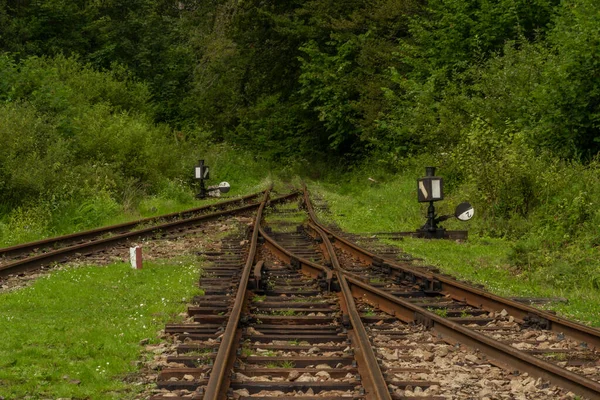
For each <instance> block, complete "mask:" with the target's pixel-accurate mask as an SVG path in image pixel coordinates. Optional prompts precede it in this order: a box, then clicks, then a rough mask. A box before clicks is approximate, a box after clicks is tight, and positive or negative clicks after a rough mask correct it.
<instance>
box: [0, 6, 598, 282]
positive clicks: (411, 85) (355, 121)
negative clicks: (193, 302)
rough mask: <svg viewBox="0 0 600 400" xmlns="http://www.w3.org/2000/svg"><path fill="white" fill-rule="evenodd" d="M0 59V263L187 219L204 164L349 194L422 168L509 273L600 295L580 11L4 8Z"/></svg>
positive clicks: (593, 109)
mask: <svg viewBox="0 0 600 400" xmlns="http://www.w3.org/2000/svg"><path fill="white" fill-rule="evenodd" d="M0 51H1V53H0V143H2V146H3V149H2V152H0V234H1V237H2V243H3V245H10V244H14V243H18V242H22V241H26V240H32V239H37V238H40V237H43V236H50V235H55V234H61V233H65V232H68V231H72V230H78V229H85V228H90V227H93V226H97V225H100V224H104V223H107V222H109V221H111V219H114V218H119V216H121V215H122V214H130V215H134V214H136V213H142V214H143V213H144V212H146V211H147V212H150V211H153V212H157V211H160V207H161V205H163V204H164V200H177V201H179V202H180V203H181V204H185V203H186V201H187V199H190V198H191V197H192V194H193V191H192V190H193V188H192V186H193V179H192V178H193V177H192V175H191V173H190V171H191V166H193V164H194V163H195V162H196V160H197V159H198V158H199V155H200V154H206V158H207V159H208V160H209V162H210V163H211V165H212V166H213V171H214V170H215V167H218V169H219V170H220V172H219V173H220V174H221V176H229V177H232V176H234V177H238V178H240V180H241V178H242V177H243V179H245V180H247V181H249V182H257V181H260V179H261V178H260V177H261V176H263V175H264V174H266V173H267V171H269V170H270V169H271V168H277V169H278V170H279V173H280V174H282V175H284V176H292V175H294V174H302V175H304V176H306V177H308V178H311V179H313V180H320V181H321V180H322V181H335V182H338V183H340V182H341V183H342V184H343V185H344V186H343V188H344V190H345V192H346V193H357V192H360V191H361V190H366V189H365V187H366V186H367V181H366V177H367V176H368V177H373V178H375V179H376V180H378V181H380V182H382V184H383V185H385V184H389V185H390V186H393V183H394V182H397V181H398V180H401V181H402V180H403V181H406V182H411V183H410V185H413V186H414V179H415V178H416V177H417V176H419V175H421V174H422V173H423V167H424V166H425V165H437V166H438V172H439V173H440V174H441V175H443V176H444V177H445V179H446V190H447V192H448V193H449V194H450V196H451V197H452V198H454V199H469V200H470V201H471V202H472V203H473V204H474V205H475V207H476V210H477V216H478V218H477V219H476V220H474V221H473V223H472V224H471V226H470V230H471V235H472V236H473V235H474V236H477V235H479V236H482V237H491V238H494V237H498V238H504V239H506V240H507V241H508V243H510V246H511V251H510V260H509V261H510V264H511V266H512V267H513V268H515V269H517V270H525V271H530V272H531V271H535V272H536V273H538V274H542V275H544V276H546V277H547V279H548V280H549V281H552V282H553V284H555V285H559V286H560V285H577V286H580V287H582V288H584V289H594V290H597V289H598V288H600V251H599V249H600V247H599V246H600V200H599V199H600V174H599V172H600V159H599V158H598V152H599V150H600V130H599V129H600V4H599V3H598V2H597V1H595V0H563V1H559V0H496V1H492V0H430V1H413V0H348V1H343V2H340V1H332V0H308V1H296V0H288V1H275V0H261V1H257V0H246V1H239V0H214V1H208V0H203V1H200V0H196V1H194V0H189V1H179V2H177V1H164V0H130V1H128V2H119V1H114V0H105V1H83V0H69V1H67V0H36V1H34V0H13V1H9V0H0ZM254 154H258V156H257V155H254ZM276 163H278V164H276ZM275 165H278V166H277V167H274V166H275ZM411 187H412V186H411Z"/></svg>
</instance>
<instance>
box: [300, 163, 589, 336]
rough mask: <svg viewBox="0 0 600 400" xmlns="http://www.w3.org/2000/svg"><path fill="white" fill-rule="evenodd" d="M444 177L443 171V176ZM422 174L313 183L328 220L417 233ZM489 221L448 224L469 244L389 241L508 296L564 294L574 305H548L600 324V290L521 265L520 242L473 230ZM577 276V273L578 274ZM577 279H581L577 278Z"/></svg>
mask: <svg viewBox="0 0 600 400" xmlns="http://www.w3.org/2000/svg"><path fill="white" fill-rule="evenodd" d="M442 175H443V174H442ZM418 176H420V175H418V172H416V171H415V172H410V173H405V174H403V175H398V176H395V177H388V178H387V179H385V180H384V181H383V182H382V183H379V184H372V183H370V182H369V181H367V179H366V178H367V175H364V179H363V183H362V184H357V183H356V182H355V181H353V182H346V183H343V182H342V183H339V182H337V183H326V182H315V183H313V184H312V185H310V188H311V189H312V191H313V192H315V194H318V195H320V196H322V197H323V198H325V199H326V200H327V202H328V204H329V208H330V211H331V214H325V213H320V215H319V217H320V218H322V219H323V220H329V221H335V222H336V223H337V224H338V225H339V226H340V227H341V228H342V229H344V230H346V231H349V232H356V233H367V232H383V231H413V230H415V229H416V228H418V227H419V226H421V225H422V224H423V223H424V221H425V215H426V206H425V205H419V203H417V201H416V197H417V194H416V178H417V177H418ZM463 200H465V199H461V198H458V197H453V196H447V197H446V200H445V201H443V202H440V203H438V204H437V205H438V206H439V208H438V210H439V213H440V214H447V213H452V211H453V210H452V207H454V205H456V204H458V203H459V202H460V201H463ZM477 218H480V220H479V221H477ZM476 225H478V226H481V225H485V221H481V216H480V215H478V214H477V210H476V214H475V217H474V219H473V220H472V221H469V222H466V223H460V222H458V221H456V220H454V221H448V222H447V223H445V224H444V226H445V227H446V228H447V229H467V230H471V235H470V237H469V239H468V241H467V242H465V243H457V242H454V241H445V240H421V239H412V238H405V239H404V240H401V241H389V243H391V244H394V245H396V246H398V247H400V248H402V249H403V250H404V251H406V252H407V253H409V254H411V255H413V256H414V257H419V258H422V259H423V260H424V261H423V262H424V263H426V264H428V265H432V264H433V265H435V266H437V267H439V268H440V269H441V270H442V271H443V272H445V273H449V274H452V275H454V276H456V277H457V278H460V279H463V280H466V281H470V282H473V283H479V284H483V285H485V287H486V289H487V290H489V291H491V292H494V293H497V294H499V295H503V296H530V297H554V298H561V297H564V298H566V299H568V303H561V302H555V303H551V304H548V305H547V306H545V307H547V308H548V309H551V310H555V311H557V312H558V313H559V314H561V315H564V316H567V317H570V318H574V319H577V320H580V321H582V322H584V323H588V324H591V325H592V326H596V327H600V292H599V291H598V290H597V289H594V288H593V284H592V283H591V282H586V281H585V278H584V277H583V276H581V277H580V279H579V281H577V280H573V281H570V282H568V284H565V283H564V282H559V281H556V280H555V279H554V276H553V275H551V274H549V273H546V272H545V271H544V268H542V267H538V266H536V265H530V266H526V267H515V266H514V262H513V261H512V260H513V256H514V252H515V248H519V243H518V242H517V241H515V240H510V239H499V238H490V237H486V236H482V235H478V234H473V230H474V229H472V228H474V227H475V226H476ZM575 276H576V275H575ZM574 279H576V278H574Z"/></svg>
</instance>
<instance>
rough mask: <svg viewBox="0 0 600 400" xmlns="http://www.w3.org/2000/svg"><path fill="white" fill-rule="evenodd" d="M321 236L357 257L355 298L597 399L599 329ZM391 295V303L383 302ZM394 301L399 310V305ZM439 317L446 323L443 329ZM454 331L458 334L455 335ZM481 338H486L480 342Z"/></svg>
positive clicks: (599, 388)
mask: <svg viewBox="0 0 600 400" xmlns="http://www.w3.org/2000/svg"><path fill="white" fill-rule="evenodd" d="M305 202H306V203H308V204H307V208H308V210H309V213H310V214H311V217H312V221H313V222H312V224H313V225H311V224H309V227H310V228H312V229H313V234H314V235H316V234H317V231H319V230H321V229H323V227H322V226H320V227H319V226H316V224H317V223H318V222H317V221H316V220H315V218H314V216H315V215H314V212H312V210H311V206H310V203H309V201H308V197H307V196H306V194H305ZM321 234H322V235H327V237H328V238H329V237H331V238H332V239H335V242H336V245H337V246H336V247H338V249H337V250H336V253H337V254H339V255H340V256H341V257H342V258H344V259H346V260H349V259H352V258H353V257H354V258H356V259H355V260H353V261H352V262H349V263H347V265H350V266H351V267H350V268H349V269H352V271H353V273H351V274H350V275H352V276H353V279H356V281H355V282H354V283H355V284H354V285H353V288H356V290H354V293H355V296H367V297H368V296H371V299H370V301H371V303H372V304H375V305H377V306H381V305H382V303H388V307H387V310H386V311H388V312H391V313H397V316H398V317H399V318H401V319H404V320H405V321H415V320H416V321H417V322H422V323H424V324H426V325H428V326H431V327H434V328H436V329H437V330H438V331H444V332H445V333H446V336H447V337H449V338H454V340H459V341H461V340H462V341H464V342H465V343H468V344H470V345H471V346H473V347H477V348H482V349H483V348H485V349H486V351H487V352H488V353H489V354H490V355H491V356H492V357H494V358H495V359H496V360H497V361H499V362H500V363H501V364H502V365H503V366H505V367H507V366H509V365H511V366H515V367H517V368H518V369H520V370H521V371H527V372H529V373H533V374H534V375H536V376H542V377H544V378H548V379H551V380H552V381H553V382H555V383H557V384H559V385H561V386H562V387H564V388H568V389H570V390H573V391H575V392H576V393H579V394H582V395H584V396H587V397H589V398H600V385H599V384H598V376H599V374H598V373H599V371H600V362H599V360H600V354H599V353H598V351H597V349H598V343H599V338H600V332H598V331H597V330H594V329H592V328H589V327H586V326H583V325H579V324H576V323H572V322H570V321H566V320H564V319H561V318H558V317H555V316H553V315H551V314H549V313H546V312H543V311H539V310H536V309H533V308H531V307H527V306H525V305H521V304H518V303H516V302H515V301H511V300H507V299H502V298H499V297H498V296H494V295H490V294H487V293H485V292H482V291H481V290H478V289H477V288H472V287H469V286H468V285H464V284H460V283H458V282H455V281H452V280H451V279H449V278H447V277H443V276H441V275H439V274H435V273H428V272H423V271H420V270H417V269H415V268H411V267H406V268H404V267H403V266H401V265H399V264H398V263H393V262H386V260H390V257H389V255H388V257H387V258H384V257H379V255H374V254H372V253H369V252H367V251H364V250H360V249H358V248H357V247H356V246H351V245H348V243H347V241H345V240H344V239H343V238H340V237H339V236H337V235H334V234H333V232H332V231H327V233H325V232H323V231H321ZM328 238H327V239H325V240H326V241H327V240H329V239H328ZM341 250H342V251H341ZM365 260H367V262H366V263H365ZM357 261H358V262H357ZM361 263H362V265H363V268H362V269H361V268H360V266H359V265H360V264H361ZM361 281H366V282H369V285H368V286H370V287H373V286H379V287H380V289H383V290H381V292H382V293H385V295H387V298H386V296H385V295H378V294H376V293H375V291H372V290H371V289H369V288H367V287H366V286H365V285H364V284H363V283H362V282H361ZM444 289H446V290H444ZM393 297H396V298H398V301H393V300H392V301H388V298H389V299H390V300H391V298H393ZM414 297H416V299H414ZM423 298H426V300H425V301H424V300H423ZM400 299H402V300H403V301H402V300H400ZM406 300H408V301H406ZM392 303H394V304H393V305H392ZM401 303H405V305H404V306H399V305H400V304H401ZM415 306H416V307H415ZM503 307H505V308H503ZM419 309H423V310H426V312H420V311H419ZM507 310H508V311H507ZM402 313H404V315H402ZM442 319H443V320H445V321H448V322H450V323H449V324H448V325H446V323H445V322H442ZM440 325H444V326H443V327H442V326H440ZM452 325H456V327H451V326H452ZM460 327H463V328H465V327H466V328H467V329H468V330H470V331H471V332H468V330H464V329H462V328H461V329H459V328H460ZM550 330H552V331H550ZM460 331H462V332H463V333H458V332H460ZM472 333H474V334H472ZM482 333H483V335H482ZM505 333H506V335H505ZM485 334H487V338H489V339H492V340H486V335H485ZM582 339H584V340H585V341H584V342H582V341H581V340H582ZM515 349H518V350H519V351H515ZM557 359H558V360H559V361H557Z"/></svg>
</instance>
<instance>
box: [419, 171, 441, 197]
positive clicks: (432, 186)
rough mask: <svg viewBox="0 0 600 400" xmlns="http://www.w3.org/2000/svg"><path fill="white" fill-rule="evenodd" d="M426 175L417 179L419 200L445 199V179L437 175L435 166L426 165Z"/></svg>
mask: <svg viewBox="0 0 600 400" xmlns="http://www.w3.org/2000/svg"><path fill="white" fill-rule="evenodd" d="M425 175H426V176H425V177H424V178H420V179H417V193H418V195H419V202H421V203H427V202H432V201H439V200H443V199H444V180H443V179H442V178H441V177H439V176H435V167H425Z"/></svg>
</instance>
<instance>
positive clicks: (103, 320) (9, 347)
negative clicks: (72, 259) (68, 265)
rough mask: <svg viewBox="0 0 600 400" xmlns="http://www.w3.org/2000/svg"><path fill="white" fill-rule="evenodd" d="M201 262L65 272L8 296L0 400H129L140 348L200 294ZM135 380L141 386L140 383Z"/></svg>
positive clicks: (3, 310) (1, 307)
mask: <svg viewBox="0 0 600 400" xmlns="http://www.w3.org/2000/svg"><path fill="white" fill-rule="evenodd" d="M199 265H200V264H199V262H198V260H194V259H191V258H181V259H179V260H170V261H169V262H164V263H157V262H148V263H145V264H144V269H142V270H132V269H131V268H130V267H129V266H128V265H127V264H123V263H117V264H112V265H109V266H107V267H104V268H98V267H94V266H84V267H80V268H74V269H64V270H61V271H57V272H54V273H52V274H50V275H47V276H46V277H44V278H40V279H39V280H37V281H36V282H35V283H33V284H32V285H31V286H29V287H27V288H24V289H20V290H16V291H13V292H9V293H3V294H1V295H0V321H1V323H0V325H1V326H2V340H3V342H2V347H1V348H0V396H3V397H4V398H6V399H24V398H30V399H47V398H90V399H128V398H133V397H134V395H135V393H136V392H137V391H139V390H140V388H141V387H140V386H139V385H132V384H127V383H126V382H125V380H126V377H127V375H129V374H132V373H135V372H136V371H137V370H138V367H137V366H136V361H138V360H140V350H141V349H142V347H140V345H139V341H140V340H142V339H144V338H149V339H150V341H151V342H156V341H158V339H157V335H156V332H157V330H159V329H161V328H163V327H164V324H165V323H166V322H168V321H173V320H175V318H176V316H177V314H179V313H181V312H183V311H184V309H185V301H186V299H189V298H190V297H191V296H192V295H194V294H197V293H199V289H198V288H197V287H195V285H194V282H195V281H196V280H197V279H198V273H199V269H200V268H199ZM133 381H135V379H134V380H133Z"/></svg>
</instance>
